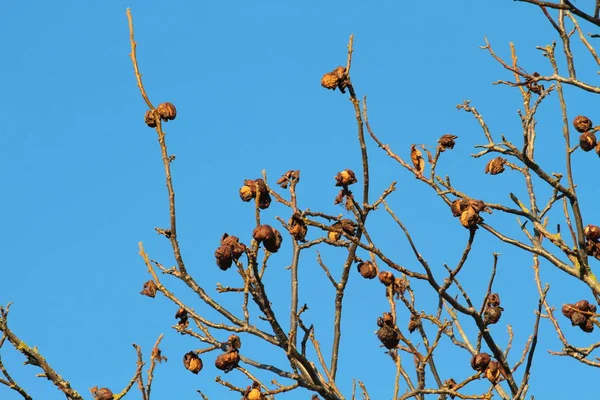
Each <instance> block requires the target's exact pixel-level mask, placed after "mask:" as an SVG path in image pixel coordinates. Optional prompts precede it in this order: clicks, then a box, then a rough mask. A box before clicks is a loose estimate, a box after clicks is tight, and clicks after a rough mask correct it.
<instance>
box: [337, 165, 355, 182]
mask: <svg viewBox="0 0 600 400" xmlns="http://www.w3.org/2000/svg"><path fill="white" fill-rule="evenodd" d="M356 182H357V180H356V174H354V171H352V170H351V169H345V170H343V171H341V172H338V173H337V175H336V176H335V186H348V185H353V184H355V183H356Z"/></svg>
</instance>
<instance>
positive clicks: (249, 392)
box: [242, 382, 266, 400]
mask: <svg viewBox="0 0 600 400" xmlns="http://www.w3.org/2000/svg"><path fill="white" fill-rule="evenodd" d="M265 399H266V397H265V396H264V395H263V394H262V393H261V391H260V384H259V383H258V382H254V383H252V386H248V387H247V388H246V390H245V391H244V397H242V400H265Z"/></svg>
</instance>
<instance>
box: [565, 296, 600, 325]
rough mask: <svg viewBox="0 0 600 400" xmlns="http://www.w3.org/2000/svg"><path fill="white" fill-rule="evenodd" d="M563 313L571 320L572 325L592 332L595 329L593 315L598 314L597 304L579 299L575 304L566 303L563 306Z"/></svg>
mask: <svg viewBox="0 0 600 400" xmlns="http://www.w3.org/2000/svg"><path fill="white" fill-rule="evenodd" d="M562 313H563V315H564V316H565V317H567V318H569V319H570V320H571V325H573V326H579V328H580V329H581V330H582V331H584V332H586V333H590V332H592V331H593V330H594V321H592V319H591V318H592V317H593V316H594V315H595V314H596V305H594V304H590V302H589V301H587V300H579V301H578V302H577V303H575V304H565V305H563V307H562Z"/></svg>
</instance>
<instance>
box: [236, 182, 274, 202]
mask: <svg viewBox="0 0 600 400" xmlns="http://www.w3.org/2000/svg"><path fill="white" fill-rule="evenodd" d="M256 196H258V207H260V208H261V209H263V210H264V209H265V208H269V206H270V205H271V195H270V194H269V189H267V185H266V184H265V181H263V180H262V179H260V178H259V179H254V180H253V179H246V180H245V181H244V185H243V186H242V187H241V188H240V198H241V199H242V201H245V202H249V201H250V200H252V199H256Z"/></svg>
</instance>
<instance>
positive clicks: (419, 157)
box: [410, 144, 425, 175]
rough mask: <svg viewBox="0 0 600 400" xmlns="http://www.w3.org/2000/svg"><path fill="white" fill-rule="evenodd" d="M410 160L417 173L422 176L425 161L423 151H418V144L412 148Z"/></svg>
mask: <svg viewBox="0 0 600 400" xmlns="http://www.w3.org/2000/svg"><path fill="white" fill-rule="evenodd" d="M410 160H411V161H412V164H413V166H414V167H415V170H416V171H417V173H418V174H419V175H421V174H422V173H423V170H424V169H425V159H424V158H423V153H422V152H421V150H419V149H417V145H416V144H413V145H411V146H410Z"/></svg>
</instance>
